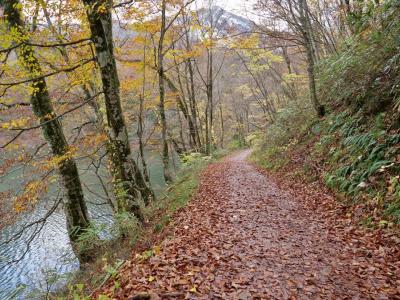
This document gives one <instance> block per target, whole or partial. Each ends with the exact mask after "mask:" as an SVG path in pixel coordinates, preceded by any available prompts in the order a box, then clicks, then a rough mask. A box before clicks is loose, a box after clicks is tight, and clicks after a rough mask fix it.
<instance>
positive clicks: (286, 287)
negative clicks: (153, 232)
mask: <svg viewBox="0 0 400 300" xmlns="http://www.w3.org/2000/svg"><path fill="white" fill-rule="evenodd" d="M248 154H249V151H243V152H240V153H238V154H235V155H233V156H231V157H228V158H227V159H225V160H224V161H222V162H220V163H215V164H212V165H211V166H209V167H208V169H207V170H206V171H205V172H204V173H203V175H202V180H201V183H200V186H199V190H198V192H197V195H196V196H195V197H194V199H193V200H192V201H191V202H190V204H189V205H188V206H187V207H186V208H185V209H183V210H181V211H180V212H179V213H178V214H177V215H176V216H175V218H174V226H173V227H172V231H173V234H172V235H171V236H170V237H169V238H167V239H166V240H164V241H163V242H162V243H161V245H159V246H156V247H154V248H153V250H152V251H151V252H150V254H149V255H148V256H143V255H141V256H140V255H139V256H136V257H134V258H132V260H131V261H128V262H127V263H126V264H125V265H124V267H123V268H122V269H121V270H120V272H119V274H118V275H117V276H116V278H115V279H114V280H111V281H110V282H109V283H108V285H106V286H105V288H104V289H103V290H102V291H101V293H103V294H107V295H109V296H111V297H113V298H115V299H400V263H399V249H398V247H397V246H396V245H395V243H394V242H391V243H388V242H387V240H388V239H389V238H388V237H387V236H383V233H381V232H380V231H368V230H366V229H363V228H361V227H359V226H355V225H353V224H352V223H351V221H349V220H348V219H346V218H345V217H343V216H342V215H343V214H341V212H340V207H339V206H335V205H334V200H333V199H332V197H330V196H329V195H328V194H325V193H324V192H323V191H322V190H315V191H313V192H312V193H308V192H305V188H304V186H303V188H302V187H295V188H294V189H293V187H291V186H290V183H288V182H286V183H285V182H284V181H282V178H277V179H273V178H270V177H268V176H266V175H265V174H263V172H261V171H259V170H258V169H257V168H256V167H254V166H253V165H251V164H250V163H248V162H247V161H246V157H247V156H248ZM278 184H279V186H280V187H281V188H279V187H278ZM135 297H136V298H135Z"/></svg>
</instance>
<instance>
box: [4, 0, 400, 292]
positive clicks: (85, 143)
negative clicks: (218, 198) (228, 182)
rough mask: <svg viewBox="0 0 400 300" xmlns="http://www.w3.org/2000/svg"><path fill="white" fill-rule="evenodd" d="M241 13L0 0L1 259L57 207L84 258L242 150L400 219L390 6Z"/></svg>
mask: <svg viewBox="0 0 400 300" xmlns="http://www.w3.org/2000/svg"><path fill="white" fill-rule="evenodd" d="M217 4H218V5H220V6H218V5H217ZM247 5H248V7H247V9H244V7H245V6H243V8H242V10H241V12H240V13H239V14H234V13H232V12H229V11H228V10H226V9H224V8H223V5H221V4H220V3H214V2H213V1H212V0H210V1H203V2H202V1H193V0H187V1H181V0H159V1H158V0H150V1H129V0H128V1H108V0H97V1H96V0H82V1H77V0H74V1H63V0H61V1H53V0H49V1H43V0H23V1H18V0H1V1H0V15H1V23H0V36H1V41H0V47H1V48H0V60H1V65H0V97H1V98H0V122H1V123H0V147H1V150H0V217H1V219H0V230H1V231H2V236H1V241H0V242H1V246H0V247H2V248H3V250H2V251H1V253H2V256H4V259H2V261H1V262H0V266H1V267H2V268H5V269H7V268H9V267H8V266H9V265H10V264H14V265H15V264H17V265H18V264H19V263H21V262H23V261H24V259H25V258H26V256H27V255H28V256H29V253H30V252H31V251H32V247H33V248H34V249H36V248H41V246H38V245H36V246H35V240H37V239H38V238H39V237H41V236H42V237H43V232H44V233H46V232H48V230H46V228H47V227H46V224H49V223H50V224H54V222H53V221H51V220H52V218H53V217H54V216H57V218H58V220H61V221H57V222H61V225H59V226H60V227H62V228H66V229H63V230H64V231H63V230H62V232H63V236H67V237H68V240H67V241H66V242H65V243H66V244H68V245H69V244H71V245H72V248H71V249H73V253H74V255H73V257H77V258H78V259H79V262H80V263H81V264H85V263H87V262H89V261H92V260H93V258H94V257H95V256H97V255H98V253H97V251H98V249H99V248H101V247H102V246H101V245H103V244H104V240H109V239H111V238H116V239H118V240H119V239H128V240H129V239H130V241H132V240H135V239H136V238H137V232H138V231H137V228H139V227H141V226H144V225H145V224H146V223H148V222H151V219H152V217H153V215H154V211H153V213H150V211H152V210H151V209H150V208H154V207H155V206H157V205H158V206H157V207H158V208H157V209H159V208H160V207H159V204H157V203H163V205H164V206H163V209H166V208H165V207H169V206H168V204H167V203H168V201H167V202H165V201H166V200H165V199H164V198H165V194H167V195H168V191H170V189H171V187H173V186H174V184H176V182H178V183H179V182H185V180H184V179H182V178H186V179H187V177H184V176H183V177H182V176H181V174H182V172H184V170H185V169H186V170H189V171H186V172H189V173H191V172H192V173H193V172H194V173H193V174H195V171H193V169H190V168H191V167H193V166H194V165H197V164H202V163H207V161H210V160H212V159H213V158H212V157H215V156H219V155H221V153H226V152H221V150H222V149H229V150H232V149H238V148H244V147H248V146H252V147H254V149H255V150H254V151H253V154H252V159H253V160H254V161H255V162H256V163H257V164H259V165H261V166H263V167H265V168H267V169H270V170H272V171H275V172H276V171H282V170H285V169H287V170H290V171H291V172H290V175H285V176H292V177H293V180H299V179H300V180H303V181H308V182H312V181H320V182H323V183H324V184H326V185H327V186H328V187H329V188H330V189H331V190H332V191H333V192H334V193H335V194H336V195H337V197H338V200H339V201H343V203H345V205H348V206H351V207H353V209H352V211H351V213H350V214H352V215H353V216H355V217H357V218H359V219H360V222H362V223H363V224H365V225H366V226H378V227H379V226H380V227H382V228H387V227H389V228H392V227H396V224H398V223H399V220H400V183H399V162H400V153H399V144H400V143H399V142H400V133H399V125H400V124H399V114H400V96H399V91H400V75H399V74H400V70H399V68H400V67H399V66H400V63H399V60H400V51H399V50H400V49H399V48H400V39H399V36H400V22H399V18H400V9H399V2H398V1H396V0H383V1H379V0H375V1H371V0H357V1H356V0H354V1H350V0H318V1H308V0H287V1H279V0H258V1H254V2H251V3H249V4H247ZM196 170H197V169H196ZM199 170H200V169H199ZM196 172H197V171H196ZM186 174H187V173H186ZM187 185H188V187H187V189H188V190H190V191H192V189H194V188H195V184H194V185H193V186H191V183H190V182H189V183H187ZM165 187H166V189H165ZM181 188H183V190H182V191H180V193H181V194H182V195H185V197H190V193H188V194H187V195H186V194H185V191H184V187H182V186H181ZM167 198H168V197H167ZM160 199H164V200H160ZM160 201H161V202H160ZM182 205H183V204H182ZM62 215H64V216H65V217H63V216H62ZM27 216H29V217H27ZM164 221H165V220H164ZM164 221H163V222H164ZM161 223H162V222H161ZM161 223H160V224H161ZM160 224H159V226H161V225H160ZM133 232H135V234H132V233H133ZM57 236H58V235H56V236H55V237H53V238H55V240H57ZM59 236H61V235H59ZM132 236H134V237H132ZM47 238H48V236H47ZM44 239H46V235H44ZM17 244H18V245H19V246H18V247H16V246H15V245H17ZM13 245H14V246H13ZM14 248H15V251H12V249H14ZM10 249H11V250H10ZM45 249H46V248H45ZM35 251H37V250H35ZM45 252H46V251H45ZM9 270H14V269H9ZM10 272H14V271H10ZM7 280H9V279H1V281H3V282H4V285H5V286H7V285H8V286H13V287H14V288H15V287H16V286H17V285H18V284H19V283H21V282H18V280H16V281H13V282H12V283H11V282H10V281H7ZM1 281H0V282H1ZM7 293H9V291H8V292H7ZM0 295H1V294H0ZM4 295H6V294H4Z"/></svg>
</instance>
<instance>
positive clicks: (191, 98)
mask: <svg viewBox="0 0 400 300" xmlns="http://www.w3.org/2000/svg"><path fill="white" fill-rule="evenodd" d="M187 66H188V71H189V83H190V89H189V102H190V111H191V114H192V123H193V126H194V129H195V131H196V141H197V148H199V149H200V148H201V139H200V133H199V126H198V123H197V119H198V116H197V104H196V93H195V85H194V72H193V65H192V62H191V60H190V59H189V60H188V62H187Z"/></svg>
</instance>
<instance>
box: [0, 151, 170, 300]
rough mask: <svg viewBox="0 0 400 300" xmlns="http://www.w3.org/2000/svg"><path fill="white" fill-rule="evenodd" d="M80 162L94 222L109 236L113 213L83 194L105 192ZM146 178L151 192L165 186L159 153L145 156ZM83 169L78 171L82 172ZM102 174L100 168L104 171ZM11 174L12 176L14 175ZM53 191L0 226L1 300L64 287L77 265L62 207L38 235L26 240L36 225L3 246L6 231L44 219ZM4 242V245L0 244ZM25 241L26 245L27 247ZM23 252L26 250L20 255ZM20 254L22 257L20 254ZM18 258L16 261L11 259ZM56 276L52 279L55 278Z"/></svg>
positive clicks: (34, 295)
mask: <svg viewBox="0 0 400 300" xmlns="http://www.w3.org/2000/svg"><path fill="white" fill-rule="evenodd" d="M82 165H84V163H80V164H79V167H80V174H81V180H82V182H84V183H85V186H86V187H84V188H85V189H86V191H85V197H86V200H87V203H88V209H89V213H90V216H91V218H92V220H93V222H94V223H95V224H96V225H100V224H102V225H104V226H105V229H104V231H103V233H102V234H103V236H102V238H107V237H109V236H110V230H109V229H110V227H111V225H112V223H113V218H112V211H111V208H110V207H109V206H108V205H104V204H102V203H104V200H103V199H101V198H100V197H96V196H94V195H93V194H92V193H88V189H89V190H91V191H94V192H95V193H96V194H98V195H101V196H104V193H103V190H102V188H101V186H100V182H99V181H98V179H97V177H96V176H95V175H94V173H93V170H91V169H90V168H89V169H88V168H87V167H86V168H82ZM148 165H149V173H150V180H151V183H152V186H153V188H154V189H155V191H156V193H158V192H159V191H160V190H161V189H162V188H163V186H164V179H163V176H162V164H161V160H160V158H159V154H158V153H149V154H148ZM82 170H83V171H82ZM103 172H104V171H103ZM17 175H18V172H14V173H13V174H10V175H9V178H8V180H7V183H5V182H4V181H3V187H2V186H1V184H2V183H1V182H0V190H1V189H4V188H5V186H4V185H5V184H10V182H14V180H15V181H18V179H17V177H18V176H17ZM14 177H15V178H14ZM14 183H15V182H14ZM55 193H56V189H55V188H53V189H52V188H50V191H49V193H48V195H47V196H46V198H45V199H42V200H41V202H40V203H39V204H38V205H37V207H36V208H35V210H34V211H32V212H30V213H26V214H23V215H21V216H20V217H19V219H18V220H17V221H16V222H15V223H14V224H13V225H11V226H9V227H7V228H5V229H3V230H2V231H1V235H0V299H1V300H8V299H35V298H38V297H39V295H40V294H43V293H42V292H43V291H46V290H49V289H50V290H54V289H56V288H58V287H60V286H62V285H65V283H66V281H67V277H68V274H71V272H74V271H76V270H78V269H79V262H78V260H77V259H76V257H75V256H74V253H73V252H72V248H71V245H70V243H69V239H68V235H67V231H66V224H65V217H64V213H63V211H62V207H61V205H59V206H60V207H58V208H57V209H56V210H55V212H54V213H53V214H52V215H51V216H50V217H49V218H48V219H47V221H46V222H45V223H44V225H43V227H42V228H41V230H40V232H39V234H38V235H37V236H36V237H35V238H34V239H33V240H32V241H30V237H31V236H32V233H33V232H34V231H35V230H37V229H39V227H40V226H41V224H38V225H35V226H32V227H30V228H29V230H26V231H25V232H24V234H23V235H22V236H21V237H20V238H19V239H17V240H15V241H12V242H11V243H8V244H3V242H4V241H6V240H8V239H9V237H10V235H11V234H15V233H16V232H18V231H19V230H20V229H21V227H22V226H24V225H25V224H29V223H31V222H34V221H36V220H39V219H40V218H41V217H43V216H44V215H45V214H46V213H47V212H48V211H49V209H50V208H51V207H53V205H54V203H55V200H54V199H56V198H57V197H56V195H55ZM2 244H3V245H2ZM28 244H29V249H28V248H27V247H28V246H27V245H28ZM25 252H26V253H25ZM24 253H25V255H24ZM13 260H18V262H16V263H10V261H13ZM54 279H56V280H54Z"/></svg>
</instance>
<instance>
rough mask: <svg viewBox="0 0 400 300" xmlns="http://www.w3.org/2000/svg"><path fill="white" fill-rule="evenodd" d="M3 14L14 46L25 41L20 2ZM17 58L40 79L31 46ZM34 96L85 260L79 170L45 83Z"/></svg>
mask: <svg viewBox="0 0 400 300" xmlns="http://www.w3.org/2000/svg"><path fill="white" fill-rule="evenodd" d="M4 14H5V16H6V18H7V21H8V24H9V27H10V29H11V30H13V31H15V32H18V37H17V38H16V39H17V40H15V42H17V43H20V42H21V41H26V40H27V33H26V31H25V29H24V26H25V25H24V23H23V21H22V17H21V12H20V10H19V1H17V0H10V1H5V2H4ZM17 56H18V60H19V61H20V63H21V64H22V65H23V67H24V68H25V69H26V71H27V72H28V73H29V74H30V76H31V77H32V78H37V77H40V76H41V74H42V69H41V66H40V64H39V61H38V60H37V58H36V55H35V53H34V50H33V48H32V47H31V46H28V45H21V46H20V47H18V48H17ZM31 87H32V89H33V90H34V93H33V94H32V95H31V99H30V102H31V106H32V109H33V113H34V114H35V116H36V117H37V118H38V120H39V122H40V123H43V125H42V126H41V128H42V132H43V135H44V138H45V139H46V141H47V143H48V144H49V146H50V148H51V150H52V154H53V156H54V157H56V158H57V159H58V160H59V162H58V171H59V174H60V179H61V183H62V186H63V188H64V189H65V196H64V197H65V198H64V204H65V215H66V219H67V229H68V235H69V237H70V239H71V241H72V243H73V245H74V247H73V248H74V250H75V251H76V253H77V255H78V257H80V258H81V259H83V260H86V259H88V258H89V257H87V256H86V255H87V253H82V252H81V251H80V250H79V249H78V248H77V247H76V242H78V240H79V238H80V237H81V235H82V234H83V233H84V232H85V230H86V229H87V228H88V227H89V226H90V222H89V214H88V210H87V207H86V203H85V201H84V194H83V190H82V185H81V182H80V178H79V173H78V168H77V166H76V163H75V160H74V159H73V157H72V154H71V153H70V152H69V150H70V149H69V145H68V143H67V140H66V138H65V135H64V132H63V128H62V125H61V122H60V120H59V119H58V118H57V115H56V113H55V112H54V109H53V105H52V102H51V99H50V96H49V92H48V88H47V84H46V81H45V80H44V79H43V78H41V79H33V80H32V84H31Z"/></svg>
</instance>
